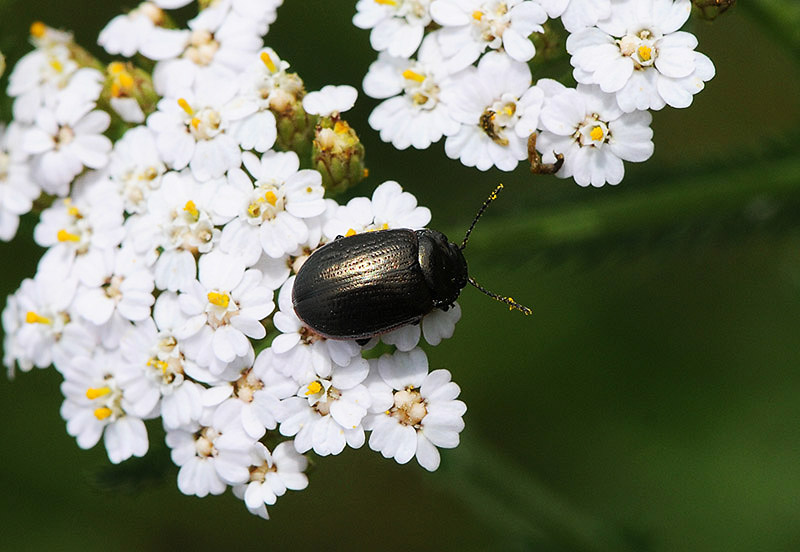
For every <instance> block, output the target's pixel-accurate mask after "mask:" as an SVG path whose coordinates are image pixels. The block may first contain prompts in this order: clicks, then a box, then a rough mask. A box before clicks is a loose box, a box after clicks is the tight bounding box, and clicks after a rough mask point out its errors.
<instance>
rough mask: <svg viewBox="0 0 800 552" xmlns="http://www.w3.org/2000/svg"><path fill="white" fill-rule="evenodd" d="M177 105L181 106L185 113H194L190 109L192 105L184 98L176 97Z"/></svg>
mask: <svg viewBox="0 0 800 552" xmlns="http://www.w3.org/2000/svg"><path fill="white" fill-rule="evenodd" d="M178 105H179V106H181V109H183V110H184V111H185V112H186V114H187V115H189V116H192V115H194V109H192V106H190V105H189V102H187V101H186V98H178Z"/></svg>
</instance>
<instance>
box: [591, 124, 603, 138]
mask: <svg viewBox="0 0 800 552" xmlns="http://www.w3.org/2000/svg"><path fill="white" fill-rule="evenodd" d="M589 136H590V137H591V138H592V140H594V141H595V142H599V141H600V140H602V139H603V129H602V128H600V126H599V125H598V126H596V127H594V128H593V129H592V130H591V132H589Z"/></svg>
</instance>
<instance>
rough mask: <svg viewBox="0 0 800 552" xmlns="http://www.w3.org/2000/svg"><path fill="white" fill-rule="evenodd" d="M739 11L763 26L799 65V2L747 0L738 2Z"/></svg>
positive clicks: (794, 0)
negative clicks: (789, 52) (792, 55)
mask: <svg viewBox="0 0 800 552" xmlns="http://www.w3.org/2000/svg"><path fill="white" fill-rule="evenodd" d="M736 9H741V10H743V11H744V12H746V13H747V14H749V15H750V16H751V17H753V19H755V20H756V21H757V22H759V23H760V24H761V25H763V26H764V27H765V28H766V30H767V31H768V33H769V34H770V35H771V36H773V37H775V38H776V39H777V40H779V41H780V42H781V43H782V44H784V45H785V46H786V47H787V48H788V49H789V50H790V51H791V52H792V54H794V59H795V61H796V62H798V63H800V2H797V0H748V1H745V2H738V3H737V6H736Z"/></svg>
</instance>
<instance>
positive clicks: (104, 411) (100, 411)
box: [94, 406, 111, 420]
mask: <svg viewBox="0 0 800 552" xmlns="http://www.w3.org/2000/svg"><path fill="white" fill-rule="evenodd" d="M109 416H111V409H110V408H107V407H105V406H104V407H102V408H95V409H94V417H95V418H97V419H98V420H105V419H106V418H108V417H109Z"/></svg>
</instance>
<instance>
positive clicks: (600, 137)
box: [536, 81, 653, 187]
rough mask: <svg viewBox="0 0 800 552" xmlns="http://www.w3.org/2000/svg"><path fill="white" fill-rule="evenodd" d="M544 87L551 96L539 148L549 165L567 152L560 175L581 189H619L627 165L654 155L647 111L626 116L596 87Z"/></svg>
mask: <svg viewBox="0 0 800 552" xmlns="http://www.w3.org/2000/svg"><path fill="white" fill-rule="evenodd" d="M540 84H541V85H542V86H543V87H545V89H546V91H547V95H548V97H547V100H546V101H545V104H544V107H543V108H542V115H541V126H542V128H543V129H544V130H543V132H542V133H541V134H540V136H539V140H538V141H537V143H536V147H537V148H538V149H539V151H541V152H542V154H543V160H544V161H545V162H550V163H552V162H555V156H554V155H553V152H563V154H564V165H563V166H562V167H561V170H559V171H558V172H557V173H556V176H559V177H562V178H566V177H569V176H571V177H573V178H574V179H575V182H577V183H578V184H579V185H581V186H588V185H589V184H591V185H592V186H596V187H599V186H602V185H603V184H606V183H609V184H619V182H621V181H622V177H623V175H624V174H625V169H624V167H623V164H622V162H623V161H634V162H641V161H645V160H647V159H648V158H649V157H650V156H651V155H652V154H653V142H652V137H653V131H652V130H651V129H650V121H651V119H652V117H651V116H650V113H649V112H647V111H636V112H634V113H623V112H622V110H621V109H620V108H619V106H618V105H617V104H616V101H615V100H614V97H613V96H608V95H606V94H603V93H602V92H601V91H600V89H599V88H598V87H597V86H587V85H582V84H581V85H578V88H577V89H572V88H566V87H565V86H563V85H561V84H559V83H557V82H555V81H547V82H545V83H541V81H540Z"/></svg>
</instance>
